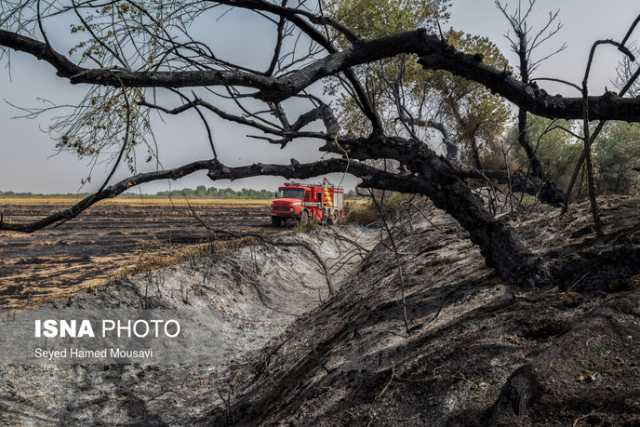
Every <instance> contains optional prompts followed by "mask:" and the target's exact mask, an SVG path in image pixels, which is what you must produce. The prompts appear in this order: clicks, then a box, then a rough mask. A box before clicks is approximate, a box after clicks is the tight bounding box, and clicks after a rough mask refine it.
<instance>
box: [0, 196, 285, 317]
mask: <svg viewBox="0 0 640 427" xmlns="http://www.w3.org/2000/svg"><path fill="white" fill-rule="evenodd" d="M70 202H71V201H70V200H66V199H58V200H56V199H55V198H51V199H43V200H39V199H38V200H31V199H25V200H24V201H23V200H19V199H2V198H0V211H1V212H3V215H4V220H5V221H8V222H28V221H33V220H35V219H38V218H41V217H44V216H46V215H47V214H50V213H51V212H53V211H54V210H58V209H63V208H65V207H67V206H68V205H69V203H70ZM267 202H268V201H267ZM267 202H264V201H246V202H239V201H235V200H234V201H230V202H229V203H224V202H222V203H221V202H219V201H216V202H212V201H208V200H192V201H191V202H190V204H191V206H192V207H193V209H195V210H196V211H197V212H198V214H199V216H200V217H201V218H202V219H203V220H205V221H206V222H207V223H208V224H210V225H211V227H214V228H221V229H225V230H230V231H236V232H246V231H256V230H260V231H261V232H268V233H272V232H275V230H273V229H270V228H268V227H267V226H268V224H269V216H268V215H269V207H268V204H267ZM211 240H212V239H211V236H210V233H209V232H208V231H207V230H206V229H204V227H202V225H201V224H200V223H199V222H198V220H196V219H195V218H193V215H192V214H191V211H190V209H189V206H188V205H187V204H186V203H184V200H179V201H176V202H173V203H172V202H170V201H169V200H168V199H165V200H160V201H158V200H155V199H152V200H142V201H137V199H133V200H130V201H128V200H126V199H125V200H119V201H118V203H106V204H101V205H97V206H94V207H93V208H91V209H89V210H88V211H86V212H85V213H83V214H82V215H81V216H79V217H78V218H76V219H74V220H72V221H69V222H67V223H64V224H62V225H60V226H59V227H57V228H48V229H45V230H42V231H40V232H37V233H35V234H30V235H28V234H20V233H10V232H0V308H18V307H23V306H25V305H31V304H37V303H39V302H41V301H44V300H47V299H50V298H64V297H67V296H69V295H73V294H74V293H76V292H78V291H79V290H80V289H85V288H91V287H95V286H101V285H103V284H104V283H106V281H108V280H109V279H110V278H113V277H118V276H122V275H123V274H126V273H127V272H130V271H140V270H141V269H144V268H145V266H147V267H150V268H152V267H161V266H164V265H168V264H172V263H174V262H177V261H183V260H185V259H187V258H188V257H189V256H191V255H192V254H195V253H197V252H198V251H199V250H208V249H210V245H211V243H210V242H211ZM216 241H217V243H216V244H215V247H216V248H217V249H221V248H224V247H225V246H229V245H231V246H232V245H234V244H238V243H239V242H238V241H233V242H230V241H228V237H225V236H216Z"/></svg>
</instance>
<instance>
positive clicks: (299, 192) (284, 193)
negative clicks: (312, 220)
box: [279, 188, 304, 200]
mask: <svg viewBox="0 0 640 427" xmlns="http://www.w3.org/2000/svg"><path fill="white" fill-rule="evenodd" d="M279 196H280V198H281V199H300V200H304V190H303V189H301V188H281V189H280V191H279Z"/></svg>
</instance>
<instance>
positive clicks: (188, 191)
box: [156, 185, 274, 199]
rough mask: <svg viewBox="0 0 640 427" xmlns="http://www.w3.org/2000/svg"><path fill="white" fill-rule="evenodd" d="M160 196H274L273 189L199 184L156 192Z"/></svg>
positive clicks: (237, 197)
mask: <svg viewBox="0 0 640 427" xmlns="http://www.w3.org/2000/svg"><path fill="white" fill-rule="evenodd" d="M156 195H158V196H171V197H180V196H188V197H210V198H213V199H271V198H273V196H274V192H273V191H269V190H254V189H251V188H243V189H242V190H233V189H231V188H216V187H209V188H207V187H205V186H204V185H199V186H198V187H196V188H195V189H194V188H184V189H182V190H171V191H160V192H158V193H156Z"/></svg>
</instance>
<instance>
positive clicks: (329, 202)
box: [322, 177, 333, 224]
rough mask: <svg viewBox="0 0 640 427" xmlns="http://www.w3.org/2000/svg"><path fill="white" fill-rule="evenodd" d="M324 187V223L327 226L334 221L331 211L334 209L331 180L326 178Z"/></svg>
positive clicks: (323, 181) (323, 182)
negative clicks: (330, 186)
mask: <svg viewBox="0 0 640 427" xmlns="http://www.w3.org/2000/svg"><path fill="white" fill-rule="evenodd" d="M322 186H323V191H322V222H323V223H324V224H327V223H330V221H332V217H331V210H332V208H333V199H332V197H331V190H330V188H329V180H328V179H327V178H326V177H324V179H323V180H322Z"/></svg>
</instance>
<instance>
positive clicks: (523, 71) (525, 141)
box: [518, 32, 544, 180]
mask: <svg viewBox="0 0 640 427" xmlns="http://www.w3.org/2000/svg"><path fill="white" fill-rule="evenodd" d="M518 39H519V41H520V49H519V51H518V57H519V59H520V77H521V79H522V82H523V83H525V84H529V60H528V59H527V51H528V46H527V34H526V33H525V32H519V33H518ZM528 114H529V112H528V111H527V110H526V109H525V108H523V107H520V108H519V110H518V143H519V144H520V146H521V147H522V148H523V149H524V151H525V153H526V154H527V159H528V161H529V169H530V173H531V175H532V176H534V177H535V178H539V179H541V180H544V173H543V172H542V164H541V163H540V160H538V156H536V152H535V150H534V148H533V147H532V146H531V142H530V140H529V120H528V117H527V115H528Z"/></svg>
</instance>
